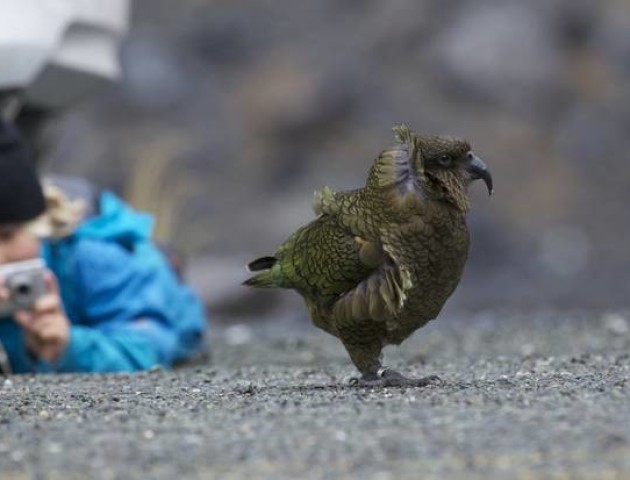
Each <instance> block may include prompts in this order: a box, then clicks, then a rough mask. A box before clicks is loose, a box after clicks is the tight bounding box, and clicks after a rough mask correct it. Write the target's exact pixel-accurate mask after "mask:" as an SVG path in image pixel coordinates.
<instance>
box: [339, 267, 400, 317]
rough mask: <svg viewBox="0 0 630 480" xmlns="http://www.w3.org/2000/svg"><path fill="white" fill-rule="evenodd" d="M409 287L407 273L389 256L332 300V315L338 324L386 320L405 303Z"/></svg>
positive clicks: (395, 313)
mask: <svg viewBox="0 0 630 480" xmlns="http://www.w3.org/2000/svg"><path fill="white" fill-rule="evenodd" d="M410 287H411V276H410V274H409V272H408V271H407V270H406V269H405V268H403V267H401V266H400V265H397V264H396V263H395V262H393V261H392V260H391V258H388V260H387V261H385V262H383V263H382V264H381V265H380V266H379V267H378V268H377V269H375V270H374V271H373V272H372V273H371V274H370V275H368V276H367V277H366V278H365V279H363V280H362V281H361V282H359V284H358V285H357V286H356V287H354V288H352V289H351V290H349V291H347V292H346V293H345V294H343V295H342V296H341V297H340V298H339V299H338V300H337V301H336V302H335V304H334V305H333V307H332V316H333V317H334V318H335V321H336V322H338V323H340V324H343V323H355V322H358V321H378V322H388V321H389V320H391V319H392V318H395V317H396V315H397V314H398V312H399V311H400V309H401V308H402V307H403V306H404V305H405V302H406V301H407V291H408V290H409V289H410Z"/></svg>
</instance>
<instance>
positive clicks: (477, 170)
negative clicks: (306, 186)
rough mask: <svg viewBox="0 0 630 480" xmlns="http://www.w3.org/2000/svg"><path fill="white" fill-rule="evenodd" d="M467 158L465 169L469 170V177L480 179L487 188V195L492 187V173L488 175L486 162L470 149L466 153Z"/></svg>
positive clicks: (490, 193)
mask: <svg viewBox="0 0 630 480" xmlns="http://www.w3.org/2000/svg"><path fill="white" fill-rule="evenodd" d="M466 156H467V158H468V164H467V167H466V170H468V171H469V172H470V177H471V178H472V179H473V180H478V179H482V180H483V181H484V183H485V184H486V188H487V189H488V195H492V191H493V187H492V175H490V170H488V167H486V164H485V163H483V160H481V158H479V157H478V156H477V155H475V154H474V153H473V152H472V151H470V152H468V153H467V154H466Z"/></svg>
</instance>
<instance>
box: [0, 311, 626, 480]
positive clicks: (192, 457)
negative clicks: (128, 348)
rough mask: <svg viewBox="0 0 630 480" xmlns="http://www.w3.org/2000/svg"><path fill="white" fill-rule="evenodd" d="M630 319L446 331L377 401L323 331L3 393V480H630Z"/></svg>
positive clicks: (421, 342) (245, 334)
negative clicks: (427, 379)
mask: <svg viewBox="0 0 630 480" xmlns="http://www.w3.org/2000/svg"><path fill="white" fill-rule="evenodd" d="M628 318H629V317H626V316H624V315H623V314H621V315H619V314H606V315H601V314H594V313H579V314H576V313H572V314H568V313H565V314H559V313H553V314H552V313H540V312H538V313H534V314H514V313H500V312H495V313H492V314H488V313H486V314H477V315H474V316H467V317H465V318H448V319H440V320H438V321H436V322H434V323H432V324H430V325H429V326H427V327H426V328H425V329H423V330H422V331H420V332H417V333H416V335H415V336H414V337H413V338H412V339H410V340H409V341H408V342H407V343H406V344H404V345H403V347H402V348H399V349H390V350H388V352H387V354H386V358H387V359H388V363H389V364H390V365H392V366H395V367H396V368H398V369H399V370H401V371H402V372H404V373H407V374H415V375H428V374H437V375H439V376H440V377H441V378H442V380H443V381H444V383H443V385H434V386H429V387H425V388H422V389H409V388H407V389H401V388H389V389H383V390H371V389H365V388H356V387H352V386H349V385H348V380H349V379H350V378H351V377H352V375H353V374H354V372H353V369H352V367H351V365H350V363H349V361H348V360H347V358H346V356H345V354H344V352H343V350H342V348H341V345H340V344H339V343H338V342H337V341H336V340H335V339H333V338H331V337H328V336H327V335H325V334H324V333H319V332H317V331H316V330H315V329H313V328H307V327H305V328H302V327H296V326H295V325H294V324H293V323H292V324H290V325H289V324H287V325H284V324H277V323H276V324H261V325H257V326H256V327H255V328H253V329H251V328H249V327H246V326H232V327H229V328H219V327H216V328H215V329H214V335H213V340H212V348H213V358H212V360H211V361H210V362H206V363H201V364H197V365H194V366H188V367H184V368H181V369H178V370H175V371H172V372H166V371H161V370H155V371H151V372H146V373H142V374H134V375H60V376H15V377H12V378H11V379H9V380H4V381H3V380H2V379H0V478H2V479H9V480H11V479H22V478H53V479H54V478H84V477H90V478H97V479H99V478H103V479H109V478H165V479H166V478H168V479H172V478H221V479H232V478H234V479H241V478H243V479H245V478H247V479H251V478H269V479H278V478H291V479H293V478H362V479H379V480H380V479H390V478H391V479H394V478H395V479H398V478H403V479H404V478H440V479H445V478H465V479H471V478H472V479H475V478H480V479H481V478H483V479H492V478H522V479H530V478H559V479H564V478H596V479H622V478H630V382H629V376H630V332H629V321H628Z"/></svg>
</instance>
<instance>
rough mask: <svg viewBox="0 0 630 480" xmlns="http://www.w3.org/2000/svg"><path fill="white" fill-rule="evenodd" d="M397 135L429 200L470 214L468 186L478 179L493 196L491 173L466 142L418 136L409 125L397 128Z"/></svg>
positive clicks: (395, 128)
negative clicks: (453, 206) (447, 204)
mask: <svg viewBox="0 0 630 480" xmlns="http://www.w3.org/2000/svg"><path fill="white" fill-rule="evenodd" d="M394 132H395V134H396V138H397V140H398V141H399V142H400V144H401V145H402V146H403V147H404V149H405V150H406V153H407V159H408V160H407V161H408V162H409V173H410V175H411V176H413V177H414V179H415V182H414V183H415V184H417V185H418V187H419V188H420V189H421V190H422V193H423V194H424V195H425V196H426V197H428V198H430V199H433V200H443V201H446V202H449V203H452V204H453V205H455V206H456V207H457V208H459V209H460V210H462V211H467V210H468V209H469V200H468V195H467V189H468V185H470V183H471V182H472V181H473V180H478V179H481V180H483V181H484V182H485V184H486V187H487V189H488V194H489V195H492V188H493V187H492V176H491V175H490V171H489V170H488V168H487V167H486V165H485V163H484V162H483V161H482V160H481V159H480V158H479V157H477V155H475V154H474V152H473V151H472V149H471V147H470V144H469V143H468V142H466V141H465V140H459V139H457V138H453V137H446V136H433V135H418V134H416V133H414V132H413V131H411V130H410V129H409V128H408V127H407V126H406V125H396V126H395V127H394Z"/></svg>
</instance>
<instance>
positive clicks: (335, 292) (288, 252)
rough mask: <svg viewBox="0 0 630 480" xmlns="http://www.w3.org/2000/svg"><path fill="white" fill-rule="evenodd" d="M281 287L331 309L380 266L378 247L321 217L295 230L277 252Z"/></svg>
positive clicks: (329, 218)
mask: <svg viewBox="0 0 630 480" xmlns="http://www.w3.org/2000/svg"><path fill="white" fill-rule="evenodd" d="M276 258H278V263H279V264H278V269H279V271H280V275H281V277H282V282H281V283H282V285H281V286H284V287H287V288H294V289H296V290H297V291H298V292H300V293H301V294H302V295H303V296H305V297H309V298H311V299H313V300H314V301H316V302H317V303H318V304H321V305H330V304H332V303H333V302H334V300H336V299H337V298H338V297H339V296H341V295H343V294H344V293H345V292H347V291H348V290H350V289H352V288H353V287H355V286H356V285H357V284H358V283H359V282H361V281H362V280H363V279H364V278H366V277H367V276H368V275H370V273H371V272H372V271H373V270H374V269H375V268H377V267H378V265H380V263H382V261H383V260H384V256H383V255H382V252H381V251H380V248H379V247H378V246H377V245H374V244H373V243H372V242H369V241H365V240H363V239H362V238H361V237H357V236H355V235H353V234H352V233H351V232H349V231H348V229H346V228H345V227H343V226H342V225H340V224H339V223H338V222H337V221H336V219H335V218H334V217H331V216H329V215H321V216H320V217H318V218H317V219H315V220H314V221H312V222H311V223H309V224H308V225H306V226H304V227H302V228H300V229H298V230H297V231H296V232H295V233H294V234H293V235H292V236H291V237H290V238H289V239H288V240H287V241H286V242H285V243H284V244H282V245H281V246H280V248H279V249H278V251H277V252H276Z"/></svg>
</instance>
